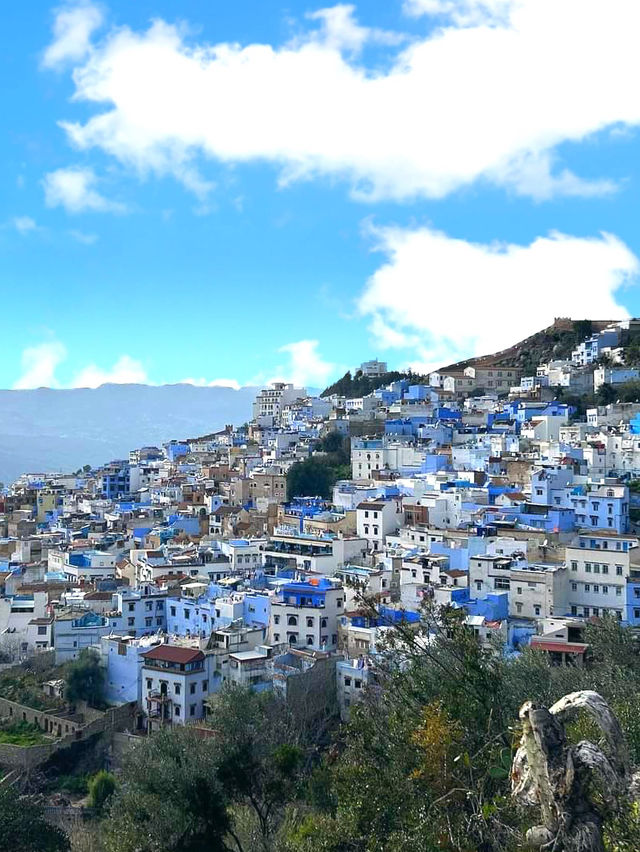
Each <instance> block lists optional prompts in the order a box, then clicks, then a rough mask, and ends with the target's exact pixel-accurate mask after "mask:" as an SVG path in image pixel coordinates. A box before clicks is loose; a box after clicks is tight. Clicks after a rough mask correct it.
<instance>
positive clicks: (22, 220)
mask: <svg viewBox="0 0 640 852" xmlns="http://www.w3.org/2000/svg"><path fill="white" fill-rule="evenodd" d="M12 221H13V226H14V228H15V229H16V231H17V232H18V233H19V234H28V233H30V232H31V231H37V230H38V226H37V224H36V221H35V219H32V218H31V216H15V217H14V218H13V220H12Z"/></svg>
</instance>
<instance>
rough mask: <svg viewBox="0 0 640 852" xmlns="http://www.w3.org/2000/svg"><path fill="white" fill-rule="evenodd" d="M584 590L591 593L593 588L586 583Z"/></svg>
mask: <svg viewBox="0 0 640 852" xmlns="http://www.w3.org/2000/svg"><path fill="white" fill-rule="evenodd" d="M584 590H585V592H590V591H591V586H590V585H589V583H585V584H584Z"/></svg>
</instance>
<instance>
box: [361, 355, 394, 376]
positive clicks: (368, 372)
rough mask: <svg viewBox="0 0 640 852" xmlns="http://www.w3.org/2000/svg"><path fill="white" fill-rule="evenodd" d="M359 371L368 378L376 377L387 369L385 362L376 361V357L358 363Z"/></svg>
mask: <svg viewBox="0 0 640 852" xmlns="http://www.w3.org/2000/svg"><path fill="white" fill-rule="evenodd" d="M360 371H361V373H362V375H363V376H366V377H367V378H369V379H377V378H379V377H380V376H384V374H385V373H388V372H389V370H388V369H387V362H386V361H378V359H377V358H375V359H374V360H373V361H363V362H362V364H360Z"/></svg>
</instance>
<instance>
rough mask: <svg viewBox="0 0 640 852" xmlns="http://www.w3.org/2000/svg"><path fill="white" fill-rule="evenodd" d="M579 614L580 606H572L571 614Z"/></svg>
mask: <svg viewBox="0 0 640 852" xmlns="http://www.w3.org/2000/svg"><path fill="white" fill-rule="evenodd" d="M577 614H578V607H577V606H572V607H571V615H577Z"/></svg>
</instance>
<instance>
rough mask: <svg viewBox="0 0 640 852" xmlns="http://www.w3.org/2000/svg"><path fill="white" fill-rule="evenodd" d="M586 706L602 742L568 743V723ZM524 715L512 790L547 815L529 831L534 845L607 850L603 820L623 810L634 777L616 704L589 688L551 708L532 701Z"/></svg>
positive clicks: (560, 850)
mask: <svg viewBox="0 0 640 852" xmlns="http://www.w3.org/2000/svg"><path fill="white" fill-rule="evenodd" d="M580 711H585V712H587V713H589V715H590V716H591V717H592V718H593V720H594V721H595V722H596V724H597V725H598V727H599V728H600V730H601V731H602V734H603V740H602V742H601V743H600V744H594V743H591V742H585V741H583V742H580V743H578V745H577V746H572V745H569V744H568V743H567V737H566V732H565V725H566V723H567V722H569V721H571V719H572V718H574V717H575V715H576V714H577V713H578V712H580ZM519 715H520V719H521V721H522V737H521V740H520V748H519V749H518V751H517V752H516V756H515V758H514V761H513V766H512V771H511V778H512V794H513V796H514V797H516V798H517V799H518V800H519V801H520V802H522V803H523V804H527V805H536V806H538V807H539V808H540V812H541V816H542V824H541V825H537V826H534V827H533V828H531V829H529V831H528V832H527V843H528V845H529V847H530V848H532V849H539V850H549V852H604V845H603V839H602V824H603V820H604V818H605V817H606V816H607V815H608V814H610V813H613V812H615V811H616V810H617V809H618V807H619V805H620V801H621V799H622V797H624V796H625V794H626V793H627V791H628V789H629V783H630V780H631V779H630V774H629V758H628V753H627V748H626V744H625V741H624V737H623V735H622V731H621V729H620V725H619V723H618V720H617V719H616V717H615V715H614V714H613V712H612V711H611V708H610V707H609V705H608V704H607V702H606V701H605V700H604V699H603V698H602V697H601V696H600V695H598V693H597V692H591V691H589V690H584V691H582V692H573V693H571V694H570V695H565V696H564V698H561V699H560V700H559V701H557V702H556V703H555V704H554V705H553V706H552V707H550V708H549V709H547V708H546V707H537V706H536V705H534V704H532V703H531V702H530V701H527V702H526V703H525V704H523V705H522V707H521V708H520V714H519ZM601 746H602V748H601ZM594 794H595V795H594ZM594 800H597V801H594Z"/></svg>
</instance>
